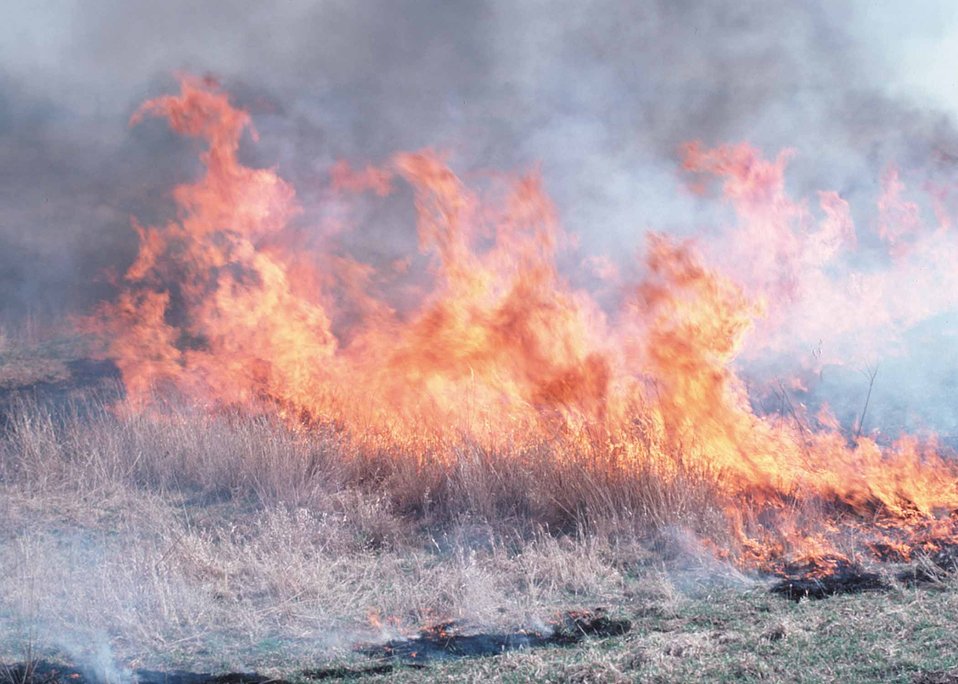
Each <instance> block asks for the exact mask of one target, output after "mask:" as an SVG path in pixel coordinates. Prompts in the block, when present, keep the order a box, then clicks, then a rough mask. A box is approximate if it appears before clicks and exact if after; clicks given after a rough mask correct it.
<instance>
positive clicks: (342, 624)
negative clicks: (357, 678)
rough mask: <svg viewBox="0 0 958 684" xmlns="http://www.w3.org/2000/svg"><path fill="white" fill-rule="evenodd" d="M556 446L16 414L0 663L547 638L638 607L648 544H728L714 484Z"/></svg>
mask: <svg viewBox="0 0 958 684" xmlns="http://www.w3.org/2000/svg"><path fill="white" fill-rule="evenodd" d="M558 449H559V447H558V446H557V445H556V444H546V443H543V444H539V445H533V446H532V447H527V448H525V449H521V450H519V449H516V450H509V449H504V450H501V451H496V452H490V451H486V450H483V449H480V448H478V447H475V446H471V445H468V444H466V445H459V446H458V447H456V449H455V450H453V451H451V452H449V453H445V454H443V457H442V458H435V459H430V458H424V457H422V456H421V455H418V456H417V455H415V454H412V453H397V452H395V451H389V450H377V449H369V448H365V449H364V448H361V447H359V446H357V445H356V444H355V443H354V442H352V441H350V440H349V439H348V437H347V436H344V435H342V434H339V433H337V432H336V431H335V430H333V429H324V428H315V429H309V430H302V431H297V430H293V429H290V428H289V427H287V426H285V425H283V424H282V423H280V422H279V421H277V420H275V419H273V418H270V417H266V416H249V415H238V414H221V415H219V416H216V417H211V416H209V415H206V414H202V413H198V412H193V411H190V410H188V409H184V408H180V409H175V410H173V409H171V410H169V411H166V412H164V413H163V414H162V415H156V414H154V415H125V414H120V413H117V412H115V411H113V410H112V409H111V408H110V406H109V405H108V404H107V403H106V402H103V401H98V400H93V399H88V400H84V401H80V402H75V401H74V402H69V401H59V402H52V403H46V404H44V403H41V402H37V401H20V402H17V403H15V405H13V406H12V408H10V409H8V410H7V411H6V414H5V415H4V416H3V419H2V420H0V662H2V661H3V660H4V659H5V658H6V659H7V660H9V659H16V658H17V654H18V653H22V652H24V650H25V649H26V648H27V645H28V646H29V648H30V649H32V650H34V651H37V652H41V653H42V652H43V649H44V648H45V649H48V650H50V651H54V652H59V653H64V652H65V653H66V654H67V656H68V657H70V658H71V659H73V660H77V659H81V660H83V659H86V660H90V659H94V660H96V659H100V660H103V659H104V657H105V656H103V654H104V653H106V654H109V655H108V657H106V660H107V661H110V660H111V659H112V660H116V659H118V660H121V661H130V660H135V661H136V662H138V663H140V664H143V663H151V662H152V663H154V664H156V665H158V666H169V665H176V664H179V665H182V664H184V663H189V664H190V665H191V667H200V666H204V665H205V666H207V667H211V668H214V669H216V668H224V667H229V668H238V667H249V666H256V667H264V666H265V667H268V666H269V665H270V664H271V663H278V662H282V663H283V665H284V667H288V666H290V664H291V663H294V662H303V663H304V664H305V665H310V664H315V662H316V661H317V659H321V658H323V657H328V656H329V654H330V653H331V652H332V653H334V652H336V649H341V650H342V649H345V651H343V652H348V646H349V645H350V644H353V643H355V642H356V641H357V640H360V641H361V640H374V639H377V638H384V637H385V636H389V635H391V634H394V633H396V632H398V631H402V630H404V629H412V628H413V627H415V626H417V625H421V624H422V623H426V622H433V621H439V620H444V619H449V618H466V619H470V620H473V621H476V622H478V623H480V624H486V625H499V626H507V625H513V626H514V625H517V624H522V625H530V624H536V623H537V621H541V620H542V619H544V618H545V617H547V616H548V615H550V614H552V613H553V612H555V611H557V610H559V609H561V608H570V607H583V606H588V605H590V604H591V605H600V604H607V605H610V604H611V605H615V604H618V603H620V602H622V601H623V600H626V599H625V598H624V596H625V595H626V594H630V595H631V594H632V593H633V592H634V587H633V588H630V589H628V590H627V586H629V581H628V578H629V577H630V576H632V575H634V574H635V573H636V572H638V571H639V570H638V569H639V568H640V567H641V568H645V569H646V570H648V568H649V567H650V566H652V565H655V563H656V562H658V560H659V557H658V556H655V555H652V554H650V553H649V552H648V551H647V549H648V546H649V541H650V540H654V538H655V536H656V534H661V533H663V531H669V530H672V531H674V530H677V529H680V530H685V529H691V530H695V531H697V532H700V533H702V534H713V535H715V534H718V533H719V530H722V529H724V525H723V524H722V522H721V513H720V512H719V511H718V509H717V507H716V506H715V505H714V503H713V499H712V493H711V490H710V485H709V480H708V478H706V477H702V476H696V475H695V474H694V473H688V474H685V475H683V476H680V477H675V478H672V479H668V480H666V479H663V478H661V477H659V476H658V475H656V473H655V472H653V471H652V469H651V468H641V467H633V468H625V467H612V464H610V459H611V458H612V456H611V455H610V454H608V453H605V452H603V451H602V449H600V448H598V447H596V448H594V449H587V450H582V449H580V450H578V451H575V450H566V451H562V452H561V455H560V452H559V450H558ZM653 585H654V583H653ZM655 586H659V585H655ZM661 586H664V585H661ZM660 588H661V587H660ZM655 591H659V589H655ZM662 591H665V592H666V594H667V593H668V592H667V590H665V589H662ZM656 600H658V599H656ZM371 616H372V617H371ZM97 654H99V655H97ZM251 654H252V655H251ZM157 659H160V660H159V661H158V660H157Z"/></svg>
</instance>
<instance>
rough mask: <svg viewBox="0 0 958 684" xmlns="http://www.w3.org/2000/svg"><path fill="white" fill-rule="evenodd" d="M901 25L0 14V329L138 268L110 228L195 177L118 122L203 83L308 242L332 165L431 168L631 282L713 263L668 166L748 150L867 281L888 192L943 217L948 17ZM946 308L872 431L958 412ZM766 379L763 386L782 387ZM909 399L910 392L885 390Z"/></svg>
mask: <svg viewBox="0 0 958 684" xmlns="http://www.w3.org/2000/svg"><path fill="white" fill-rule="evenodd" d="M903 12H904V10H901V9H898V8H893V7H891V6H888V7H885V8H878V9H876V8H875V7H873V4H872V3H865V2H845V3H833V2H824V1H823V2H810V3H801V4H796V3H769V2H758V1H756V2H741V1H739V0H735V1H732V0H729V1H727V2H726V1H721V2H711V3H699V2H691V1H689V2H685V1H675V0H657V1H656V0H650V1H648V2H642V3H620V2H611V1H607V0H595V1H592V2H571V1H569V2H536V1H529V2H512V1H508V2H507V1H498V0H486V1H482V2H473V1H468V2H466V1H463V2H445V1H436V2H412V1H405V0H400V1H394V2H385V1H384V2H364V3H351V2H296V1H294V2H286V3H282V4H277V5H274V4H268V5H264V4H263V3H256V2H237V3H230V4H229V5H197V4H196V3H189V2H185V1H179V0H176V1H172V2H166V3H136V2H120V1H115V2H110V1H99V2H59V3H32V2H14V3H13V4H12V6H10V7H9V8H8V11H7V13H6V14H7V17H8V20H7V21H6V22H5V23H4V26H3V27H2V28H0V64H2V67H0V149H2V150H3V159H4V164H3V168H2V170H0V174H2V182H0V217H2V218H0V292H2V293H3V295H4V296H3V300H2V304H0V307H2V309H0V314H2V318H3V319H4V320H7V321H16V320H18V319H21V318H22V317H23V316H25V315H39V316H45V315H50V316H62V315H63V314H68V313H82V312H85V311H88V310H89V309H90V307H91V306H93V305H94V304H95V303H96V302H97V301H99V300H101V299H103V298H104V297H106V296H108V295H109V293H110V291H111V286H110V284H109V273H110V272H122V271H123V270H124V269H125V268H126V267H127V266H128V265H129V263H130V262H131V260H132V259H133V256H134V253H135V248H136V236H135V233H134V232H133V231H132V230H131V229H130V224H129V219H130V216H136V217H138V218H139V219H140V220H142V221H143V222H144V223H149V222H154V221H160V220H162V219H163V218H164V217H169V216H170V213H171V212H172V211H173V208H172V202H171V199H170V194H169V193H170V188H171V187H172V186H173V185H174V184H176V183H181V182H186V181H188V180H190V179H191V178H192V177H193V176H194V175H195V173H196V171H197V162H196V157H195V151H196V148H195V146H194V145H193V143H191V142H190V141H184V140H182V139H180V138H178V137H176V136H175V135H173V134H172V133H171V132H169V131H168V129H167V128H166V126H165V125H164V124H163V123H162V122H156V121H152V122H147V123H145V124H143V125H140V126H137V127H135V128H130V127H129V126H128V120H129V117H130V115H131V113H132V112H133V111H134V110H135V109H136V107H137V106H138V105H139V104H140V103H141V102H142V101H143V100H144V99H146V98H148V97H152V96H155V95H157V94H159V93H161V92H167V91H171V90H172V89H173V88H174V87H175V85H174V84H175V73H176V72H177V71H190V72H193V73H199V74H211V75H214V76H215V77H216V78H218V79H220V80H221V81H222V82H223V84H224V85H225V87H226V88H227V89H228V90H229V91H230V93H231V96H232V98H233V100H234V101H236V102H237V103H238V104H239V105H241V106H243V107H244V108H246V109H247V110H248V111H250V113H251V114H252V117H253V120H254V124H255V126H256V128H257V130H258V131H259V133H260V141H259V143H258V144H256V145H251V144H250V145H245V146H244V148H243V150H242V153H243V155H245V157H246V158H247V159H248V161H249V162H250V163H253V164H256V165H263V166H267V165H276V166H277V168H278V172H279V174H280V175H281V176H282V177H284V178H286V179H287V180H289V181H291V182H292V184H293V185H294V186H295V187H296V188H297V192H298V193H299V197H300V201H301V202H302V203H303V204H304V206H305V208H306V212H305V214H304V217H303V219H302V220H303V221H304V222H305V223H308V222H309V220H310V217H311V215H312V212H313V210H314V208H315V207H316V206H318V204H319V202H320V201H321V200H322V198H323V193H322V187H323V186H324V185H325V184H327V183H328V180H329V169H330V167H331V165H332V164H333V163H334V162H335V161H336V160H337V159H341V158H346V159H349V160H350V161H352V162H354V163H356V164H358V165H362V164H366V163H378V162H380V161H382V160H383V159H385V158H386V157H388V156H389V155H390V154H392V153H393V152H395V151H397V150H402V149H418V148H422V147H426V146H429V147H434V148H438V149H440V150H443V151H445V152H446V153H447V154H448V155H449V157H450V159H451V162H452V165H453V166H454V168H456V169H457V171H459V172H461V173H463V174H469V173H474V172H479V171H482V170H488V169H498V170H507V171H511V170H525V169H528V168H531V167H534V166H536V165H538V166H539V168H541V171H542V175H543V178H544V181H545V185H546V189H547V190H548V192H549V193H550V195H551V196H552V197H553V198H554V199H555V201H556V204H557V206H558V208H559V212H560V215H561V217H562V221H563V224H564V226H565V228H566V229H567V230H568V231H569V232H570V233H571V234H573V235H575V236H576V237H577V239H578V242H579V249H578V251H577V252H576V254H575V255H566V256H565V257H564V258H566V259H569V260H571V261H575V262H576V263H578V262H580V261H581V260H583V259H584V258H587V257H588V256H590V255H592V256H594V255H599V254H611V255H615V256H616V258H617V260H618V263H617V266H618V267H619V268H621V269H623V270H624V271H625V272H628V271H629V269H634V268H637V266H635V265H634V264H635V259H634V254H635V252H636V250H637V249H638V248H639V247H640V246H641V245H642V242H643V241H642V235H643V233H644V232H645V231H646V230H648V229H655V230H659V231H666V232H672V233H676V234H679V235H683V236H692V235H705V236H710V238H711V239H712V251H713V252H714V253H715V254H717V255H718V257H717V258H719V259H720V260H721V258H722V256H723V255H725V256H728V254H727V253H726V252H729V253H734V250H732V248H731V247H729V246H728V245H726V243H725V238H724V235H725V233H724V232H723V230H724V229H725V228H726V227H728V226H729V225H732V224H734V223H735V221H736V217H735V211H733V210H732V208H731V207H730V204H729V203H728V202H723V201H721V199H720V198H719V193H717V192H715V191H714V188H713V189H712V190H710V191H706V192H705V193H704V194H701V193H699V192H697V191H696V188H694V187H692V186H691V185H690V183H691V182H692V180H694V179H692V180H690V177H689V175H688V174H687V173H685V172H683V171H682V170H681V163H682V159H681V153H680V151H679V150H680V147H681V145H682V144H683V143H685V142H686V141H689V140H700V141H702V144H703V146H704V147H707V148H708V147H714V146H718V145H722V144H724V143H737V142H739V141H745V140H747V141H749V142H750V143H751V144H752V145H753V146H754V147H755V148H756V149H757V150H759V151H761V153H762V154H763V155H764V158H766V159H774V158H775V157H776V155H777V154H778V153H779V152H780V151H781V150H782V149H784V148H791V149H794V150H795V152H794V156H793V157H792V158H791V160H790V161H789V164H788V169H787V172H786V174H785V181H784V182H785V190H786V191H787V192H788V193H789V196H790V197H794V198H796V201H797V202H802V201H807V202H809V203H810V206H811V211H812V212H813V213H815V220H816V221H817V220H818V218H820V217H819V216H818V214H817V213H816V212H818V211H819V210H818V207H817V201H818V200H817V196H816V194H815V193H816V192H817V191H819V190H830V191H834V192H835V193H837V194H838V196H839V197H840V199H841V200H842V201H844V202H847V204H848V211H849V215H850V218H851V219H852V220H853V221H854V224H855V225H856V226H857V228H858V244H859V247H860V248H861V252H860V254H859V256H857V257H855V258H856V259H858V260H860V261H861V262H862V263H864V264H865V265H866V267H867V268H869V269H870V268H872V262H873V261H874V262H875V263H879V264H882V263H883V262H881V259H882V258H884V257H879V256H875V255H873V254H872V252H873V251H876V248H877V247H878V246H880V244H881V241H880V240H879V238H878V237H876V235H877V228H876V227H877V226H878V224H879V222H880V219H881V217H880V216H879V210H878V208H877V206H878V202H879V199H880V198H881V197H882V193H883V192H884V189H883V181H882V179H883V177H884V176H885V174H886V173H887V170H888V168H890V167H895V168H896V169H898V170H899V172H900V174H901V179H902V181H903V183H904V187H905V190H904V191H903V198H902V201H905V200H908V201H911V202H914V203H915V206H916V209H915V211H916V212H917V213H918V214H919V216H920V218H921V220H922V221H924V222H925V223H929V224H933V223H935V220H936V219H935V216H936V214H935V213H934V212H935V210H936V209H937V210H939V211H941V212H945V213H946V214H947V213H948V211H949V210H950V209H953V208H954V207H953V206H952V205H953V204H954V202H955V200H954V199H953V198H952V197H951V195H950V194H949V191H948V188H951V187H954V183H955V180H956V178H955V176H956V169H958V164H956V161H958V160H956V155H958V131H956V129H955V125H954V117H953V112H954V111H955V107H956V106H958V105H956V103H955V102H954V98H951V99H949V96H947V95H944V94H942V92H941V90H942V89H941V88H938V87H937V86H938V85H939V82H938V81H937V80H936V79H943V78H944V75H943V74H942V70H941V69H938V68H936V67H935V64H936V60H935V58H934V57H933V56H932V57H928V56H926V57H922V58H917V57H914V55H916V54H923V55H941V58H942V59H943V58H944V57H945V56H946V54H945V50H946V47H945V46H947V45H948V41H947V37H948V35H949V33H948V32H949V30H950V29H948V27H949V26H953V25H956V19H958V17H956V16H955V14H956V12H955V10H954V9H953V8H951V7H950V6H949V4H948V3H933V2H928V3H920V4H919V6H918V7H917V8H914V9H909V10H908V11H907V13H906V15H903ZM921 60H925V61H921ZM936 74H937V75H936ZM929 188H930V189H931V190H933V192H928V189H929ZM935 198H937V201H938V204H935ZM407 200H408V197H406V198H402V197H400V198H399V199H393V198H390V199H388V200H386V201H385V202H386V204H385V206H386V209H379V210H375V209H373V210H371V213H370V215H369V216H367V217H366V220H365V224H366V225H364V226H363V230H362V231H360V237H358V238H355V239H357V240H366V241H367V242H368V243H369V244H370V245H375V249H378V250H383V251H385V252H389V251H390V250H391V249H392V250H393V251H394V252H396V253H398V252H399V247H398V246H397V247H395V248H394V249H393V248H392V247H390V245H399V244H402V243H404V241H405V242H408V241H411V240H412V239H414V238H413V227H412V221H411V220H409V219H410V209H409V208H408V206H409V202H408V201H407ZM397 207H399V209H398V210H397ZM401 207H405V208H401ZM404 212H405V213H404ZM739 218H741V217H739ZM813 223H814V221H813ZM370 249H373V248H372V247H370ZM394 255H395V254H392V255H391V256H394ZM829 268H830V269H832V271H835V270H838V271H842V270H843V269H846V268H848V264H846V263H844V262H842V263H840V264H832V265H831V266H829ZM905 272H906V275H907V269H906V270H905ZM827 282H831V281H827ZM835 282H841V281H835ZM918 292H919V293H920V290H918ZM950 306H951V303H950V302H949V301H945V302H944V303H943V304H942V306H941V307H939V308H938V309H937V310H936V311H935V312H934V316H932V315H931V314H929V316H927V317H925V318H922V317H921V316H916V317H914V320H908V321H905V323H906V324H907V325H908V326H910V328H914V326H916V325H918V324H921V326H922V327H920V328H919V329H918V331H917V332H912V333H909V334H907V335H904V336H901V335H898V336H897V339H898V342H899V343H898V344H897V346H896V347H895V350H894V359H895V360H894V361H893V362H892V363H885V365H884V368H885V369H886V370H885V371H882V372H881V373H880V375H879V376H878V380H877V383H878V385H877V390H876V391H878V396H879V397H881V396H882V395H881V392H882V391H885V392H886V394H887V391H888V388H889V387H890V385H888V384H883V380H884V374H886V373H890V374H891V375H893V376H894V386H895V387H896V388H898V390H900V391H899V392H896V394H898V395H899V396H897V397H890V396H889V397H886V401H879V402H877V403H878V408H873V409H872V410H873V411H876V412H877V413H875V414H873V415H875V416H878V415H879V413H880V411H881V408H880V407H881V406H886V407H887V406H889V405H890V403H895V405H900V404H902V403H904V399H903V397H908V398H914V399H915V400H916V401H917V402H918V403H919V404H922V405H924V404H925V403H927V404H928V408H927V410H922V411H919V415H918V416H917V417H915V416H914V415H913V412H914V408H910V409H909V412H910V413H909V417H907V419H906V417H904V416H899V417H898V418H897V419H896V420H897V421H898V423H901V424H905V423H908V424H909V425H910V426H914V425H916V424H922V423H931V424H932V425H937V426H939V427H946V428H948V429H950V428H951V427H952V426H953V425H958V421H956V420H955V417H954V416H951V415H941V412H942V411H943V410H944V409H942V408H941V407H942V406H944V405H948V404H949V402H950V405H958V401H952V399H954V398H955V396H954V392H955V390H954V389H953V384H951V383H950V381H949V380H947V378H945V379H942V376H943V375H947V373H945V371H946V370H947V369H948V368H954V364H953V363H952V362H953V361H955V359H954V358H953V353H950V352H947V353H946V352H945V350H948V349H951V348H952V347H953V345H948V344H947V340H948V339H950V338H949V336H948V334H947V333H948V331H949V330H951V329H952V327H950V326H951V324H952V322H953V320H954V316H953V315H952V316H949V314H948V312H949V311H950V310H951V309H949V307H950ZM929 321H930V322H929ZM897 322H899V323H900V322H901V321H897ZM910 328H909V329H910ZM794 332H795V334H796V335H800V334H801V331H798V330H795V331H794ZM906 332H907V331H906ZM807 337H808V338H809V339H805V336H804V335H802V338H801V339H800V340H797V341H796V343H795V345H793V346H792V347H790V348H788V349H783V348H781V345H780V346H779V348H778V349H777V351H778V352H779V353H781V354H784V355H786V357H791V358H795V356H796V355H797V354H798V353H799V350H804V351H805V352H808V350H809V348H810V346H809V345H810V344H815V343H816V342H817V340H816V339H811V338H813V337H815V333H814V332H810V333H809V334H808V336H807ZM901 340H905V341H904V342H902V341H901ZM908 340H918V342H909V341H908ZM929 340H930V342H929ZM843 345H844V346H843ZM836 346H837V347H841V351H842V352H843V353H844V352H847V351H849V348H851V347H853V346H854V345H853V344H852V343H851V342H849V341H848V340H846V341H845V342H843V343H841V344H839V343H838V342H836ZM878 347H880V348H877V351H875V353H872V354H868V355H862V357H861V358H859V359H857V360H856V361H855V363H860V364H864V363H866V362H867V363H878V362H880V361H881V360H882V358H883V354H888V353H889V349H890V346H888V345H886V347H881V345H878ZM913 347H914V348H918V347H920V348H921V349H922V350H923V351H922V353H921V354H915V353H913V349H912V348H913ZM929 348H933V349H935V350H938V351H940V352H943V353H937V354H929V353H928V349H929ZM852 351H854V350H853V349H852ZM835 356H836V358H837V357H838V356H839V354H838V353H836V355H835ZM846 356H847V354H846ZM929 357H931V358H929ZM763 363H765V365H763V366H762V375H763V376H764V377H766V379H767V377H768V376H769V375H776V374H777V373H779V372H782V373H784V372H785V371H783V370H781V366H780V365H779V364H778V362H773V361H769V360H768V359H765V360H764V361H763ZM919 367H920V368H921V369H922V372H921V373H914V372H911V371H912V369H916V368H919ZM818 371H819V376H818V380H817V381H816V382H818V386H820V387H831V388H832V389H830V390H829V391H828V392H827V393H826V394H828V397H827V398H828V399H830V401H831V403H832V404H837V405H838V413H839V414H840V415H841V416H842V417H846V416H851V415H853V414H855V413H857V408H855V407H857V406H858V405H859V404H860V402H861V400H862V396H861V395H862V394H863V392H864V387H865V383H862V382H861V374H860V373H858V372H857V371H858V369H857V368H854V367H853V368H845V369H843V370H842V371H841V372H840V373H833V372H830V373H828V375H827V378H826V376H825V375H824V373H823V371H822V369H821V368H819V369H818ZM939 371H940V372H939ZM840 378H844V379H841V380H840ZM908 378H919V379H920V380H914V381H912V382H905V384H904V385H901V384H899V381H900V380H907V379H908ZM929 382H931V383H932V384H933V386H934V390H933V391H931V392H927V393H925V392H923V391H922V388H924V387H928V386H929ZM829 383H833V384H834V385H836V387H832V385H830V384H829ZM837 386H840V388H844V389H840V388H839V387H837ZM928 396H931V397H934V399H933V401H932V400H928V401H927V402H925V401H924V398H925V397H928ZM806 398H807V399H808V401H810V402H812V403H820V401H823V400H824V398H823V397H817V395H815V393H814V392H812V391H810V392H809V393H808V396H807V397H806ZM893 400H894V402H893ZM912 406H913V405H912ZM901 410H902V411H904V409H901Z"/></svg>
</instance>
